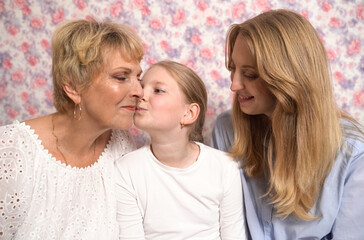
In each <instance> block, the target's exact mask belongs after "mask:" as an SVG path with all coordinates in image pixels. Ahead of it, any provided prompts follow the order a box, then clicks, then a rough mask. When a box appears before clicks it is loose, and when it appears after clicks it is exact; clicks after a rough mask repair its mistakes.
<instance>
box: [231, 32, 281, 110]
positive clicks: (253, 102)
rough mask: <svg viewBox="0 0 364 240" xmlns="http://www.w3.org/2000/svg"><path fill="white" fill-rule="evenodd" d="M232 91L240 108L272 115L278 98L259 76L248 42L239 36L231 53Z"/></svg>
mask: <svg viewBox="0 0 364 240" xmlns="http://www.w3.org/2000/svg"><path fill="white" fill-rule="evenodd" d="M230 69H231V76H230V77H231V86H230V89H231V91H233V92H235V93H236V97H237V99H236V101H238V102H239V104H240V110H241V111H242V112H244V113H245V114H248V115H258V114H265V115H267V116H268V117H271V116H272V113H273V111H274V108H275V104H276V98H275V97H274V95H273V94H272V93H271V92H270V91H269V90H268V88H267V86H266V83H265V82H264V81H263V80H262V79H261V78H260V77H259V75H258V72H257V68H256V64H255V60H254V57H253V55H252V53H251V51H250V49H249V47H248V44H247V43H246V41H245V40H244V39H243V38H242V37H239V36H238V37H237V38H236V40H235V45H234V48H233V52H232V55H231V66H230Z"/></svg>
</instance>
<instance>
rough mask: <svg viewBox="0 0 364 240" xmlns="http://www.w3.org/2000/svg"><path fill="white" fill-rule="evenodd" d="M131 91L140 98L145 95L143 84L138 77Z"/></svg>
mask: <svg viewBox="0 0 364 240" xmlns="http://www.w3.org/2000/svg"><path fill="white" fill-rule="evenodd" d="M131 91H132V96H133V97H135V98H140V99H141V98H142V97H143V95H144V91H143V88H142V85H141V83H140V81H139V80H138V79H136V80H135V81H134V83H133V86H132V90H131Z"/></svg>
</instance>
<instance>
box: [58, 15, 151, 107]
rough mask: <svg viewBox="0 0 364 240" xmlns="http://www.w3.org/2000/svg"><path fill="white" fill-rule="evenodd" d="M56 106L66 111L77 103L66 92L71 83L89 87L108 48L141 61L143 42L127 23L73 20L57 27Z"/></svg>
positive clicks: (127, 58)
mask: <svg viewBox="0 0 364 240" xmlns="http://www.w3.org/2000/svg"><path fill="white" fill-rule="evenodd" d="M52 51H53V58H52V74H53V87H54V106H55V107H56V109H57V111H59V112H66V111H68V110H69V109H70V108H72V107H73V106H74V103H73V101H72V100H71V99H70V98H69V97H68V96H67V94H66V93H65V92H64V90H63V87H64V85H66V84H68V85H70V86H72V87H74V88H76V89H80V90H82V89H84V88H87V87H88V86H89V85H90V84H91V82H92V80H93V79H94V78H95V77H96V76H98V74H99V73H100V72H101V71H102V69H103V67H104V66H103V63H104V58H105V56H106V54H107V53H108V51H120V53H121V56H122V57H123V58H124V59H125V60H127V61H138V62H140V61H141V59H142V58H143V55H144V49H143V43H142V41H141V39H140V38H139V36H138V35H137V33H136V32H135V31H134V30H133V29H131V28H130V27H129V26H127V25H123V24H118V23H113V22H107V21H105V22H97V21H96V20H94V19H91V20H71V21H67V22H65V23H63V24H62V25H61V26H60V27H58V28H57V29H56V31H55V32H54V34H53V38H52Z"/></svg>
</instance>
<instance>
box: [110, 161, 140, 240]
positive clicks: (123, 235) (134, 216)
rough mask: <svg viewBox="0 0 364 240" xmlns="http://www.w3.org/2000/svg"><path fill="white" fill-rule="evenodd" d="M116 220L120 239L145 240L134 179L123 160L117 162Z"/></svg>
mask: <svg viewBox="0 0 364 240" xmlns="http://www.w3.org/2000/svg"><path fill="white" fill-rule="evenodd" d="M115 182H116V185H115V192H116V202H117V206H116V220H117V221H118V224H119V239H126V240H134V239H137V240H144V239H145V237H144V228H143V217H142V214H141V212H140V209H139V207H138V203H137V196H136V193H135V190H134V188H133V184H132V178H131V177H130V172H129V171H128V169H127V166H126V165H125V164H123V158H121V159H119V160H118V161H115Z"/></svg>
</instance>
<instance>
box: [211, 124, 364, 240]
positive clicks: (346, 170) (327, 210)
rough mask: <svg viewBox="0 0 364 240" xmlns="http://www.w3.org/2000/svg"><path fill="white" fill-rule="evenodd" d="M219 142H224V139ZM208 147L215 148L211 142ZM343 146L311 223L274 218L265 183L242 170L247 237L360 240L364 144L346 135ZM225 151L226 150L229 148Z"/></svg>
mask: <svg viewBox="0 0 364 240" xmlns="http://www.w3.org/2000/svg"><path fill="white" fill-rule="evenodd" d="M219 124H222V122H220V123H219ZM215 128H220V129H221V126H219V125H216V126H215ZM215 132H216V131H215ZM230 134H231V133H230ZM356 134H359V133H356ZM215 137H216V136H215ZM220 137H221V135H220ZM362 137H363V136H362ZM219 142H220V144H221V143H222V142H226V139H222V140H220V141H219ZM211 144H212V146H213V147H216V145H214V143H211ZM345 146H346V147H343V148H342V149H341V151H340V152H339V153H338V155H337V157H336V160H335V163H334V165H333V167H332V169H331V171H330V173H329V175H328V176H327V178H326V179H325V182H324V184H323V187H322V189H321V192H320V195H319V197H318V200H317V201H316V203H315V205H314V206H313V208H312V209H311V211H310V213H311V214H312V215H314V216H318V218H317V219H316V220H312V221H304V220H301V219H298V218H297V217H295V216H293V215H292V216H288V217H287V218H284V219H283V218H278V217H276V216H275V211H274V209H273V207H272V205H271V204H269V202H268V199H267V198H263V197H262V195H264V194H265V193H266V191H267V187H268V183H267V181H264V179H262V178H250V177H247V176H246V174H245V173H244V170H243V169H242V170H241V177H242V185H243V194H244V208H245V217H246V222H247V227H248V231H247V232H248V233H250V236H249V238H250V239H254V240H285V239H288V240H291V239H302V240H303V239H304V240H311V239H325V240H326V239H335V240H339V239H340V240H364V142H363V140H359V139H358V138H356V137H349V136H348V135H346V136H345ZM225 148H228V149H229V148H230V146H225Z"/></svg>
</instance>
